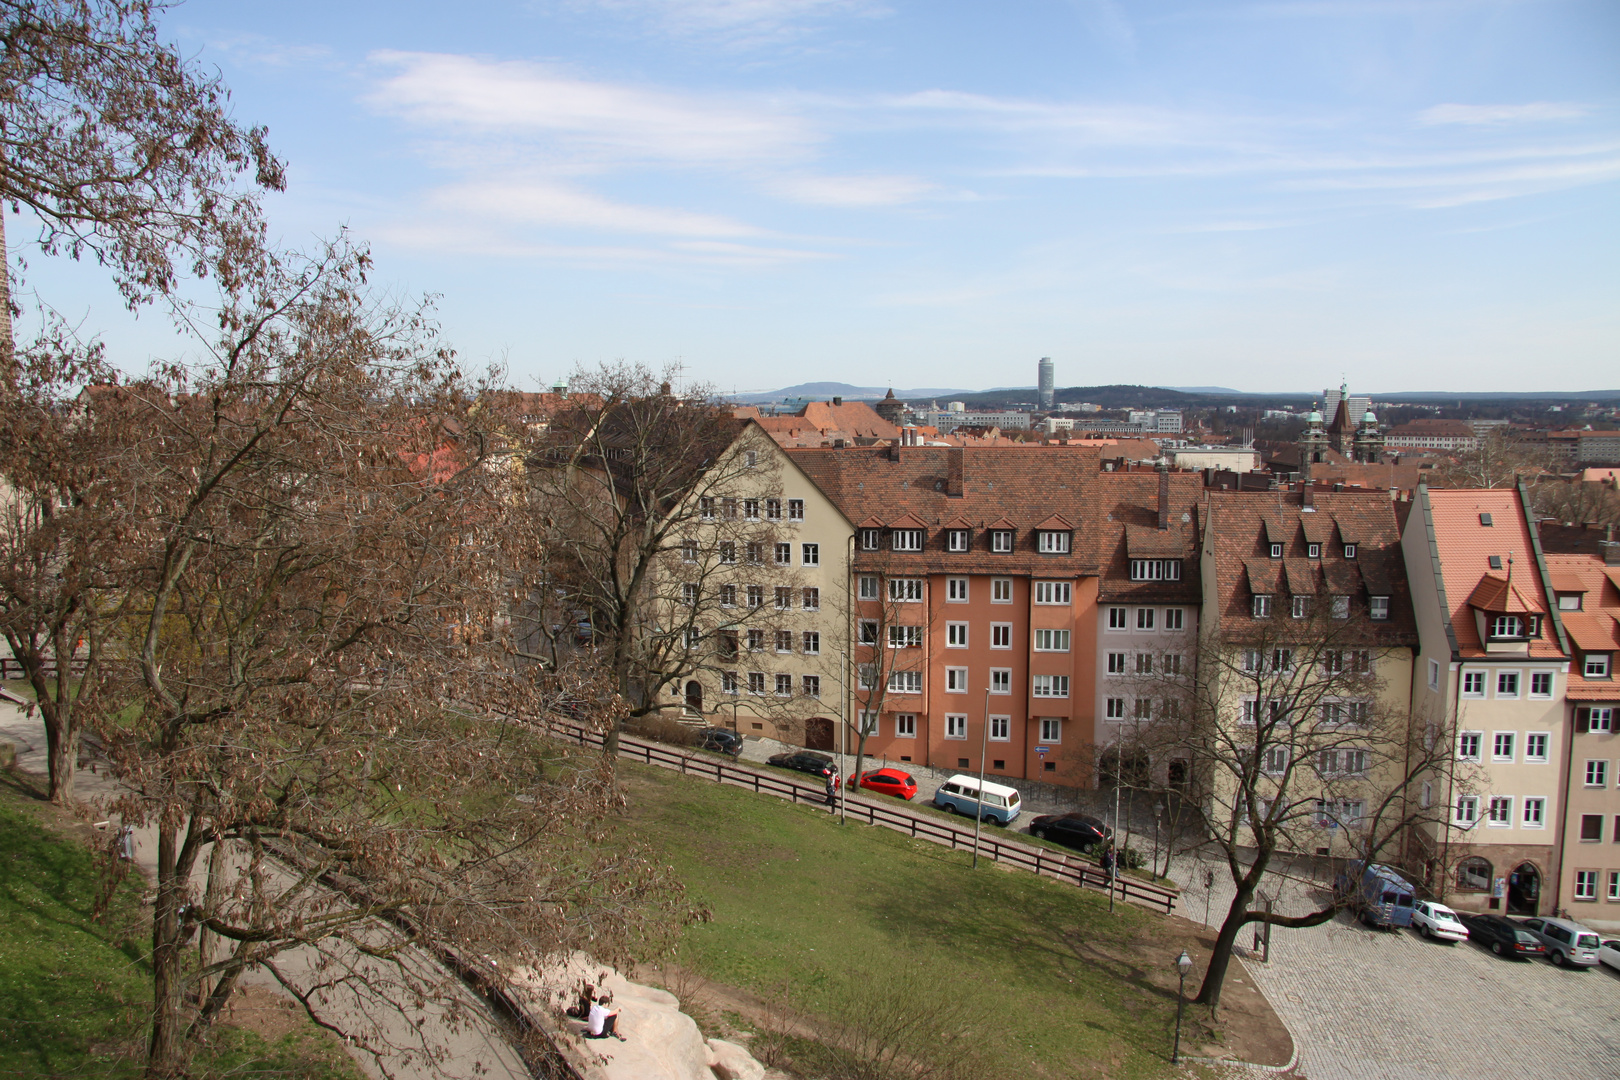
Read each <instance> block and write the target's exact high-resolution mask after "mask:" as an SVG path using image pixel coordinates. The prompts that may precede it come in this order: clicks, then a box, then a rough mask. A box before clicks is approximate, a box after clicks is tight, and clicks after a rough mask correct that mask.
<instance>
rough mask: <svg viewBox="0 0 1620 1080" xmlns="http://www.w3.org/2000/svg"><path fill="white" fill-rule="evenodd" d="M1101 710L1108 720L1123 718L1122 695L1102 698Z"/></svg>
mask: <svg viewBox="0 0 1620 1080" xmlns="http://www.w3.org/2000/svg"><path fill="white" fill-rule="evenodd" d="M1103 712H1104V714H1105V717H1104V718H1105V719H1108V720H1124V719H1125V699H1124V698H1122V697H1111V698H1106V699H1104V701H1103Z"/></svg>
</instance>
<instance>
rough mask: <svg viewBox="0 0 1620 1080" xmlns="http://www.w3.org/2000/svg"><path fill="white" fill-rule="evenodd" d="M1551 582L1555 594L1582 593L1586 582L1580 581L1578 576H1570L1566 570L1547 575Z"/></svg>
mask: <svg viewBox="0 0 1620 1080" xmlns="http://www.w3.org/2000/svg"><path fill="white" fill-rule="evenodd" d="M1548 577H1549V578H1551V580H1552V587H1553V592H1555V593H1584V592H1585V591H1586V582H1585V581H1583V580H1581V577H1580V575H1579V574H1572V573H1570V572H1569V571H1567V570H1560V571H1557V572H1555V573H1551V574H1549V575H1548Z"/></svg>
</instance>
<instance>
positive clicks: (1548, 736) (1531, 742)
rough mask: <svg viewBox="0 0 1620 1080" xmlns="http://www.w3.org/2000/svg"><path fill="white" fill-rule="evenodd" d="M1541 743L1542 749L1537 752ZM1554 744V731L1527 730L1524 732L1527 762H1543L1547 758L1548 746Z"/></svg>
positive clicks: (1525, 758) (1529, 763)
mask: <svg viewBox="0 0 1620 1080" xmlns="http://www.w3.org/2000/svg"><path fill="white" fill-rule="evenodd" d="M1537 745H1539V746H1540V747H1541V751H1540V752H1539V753H1537V752H1536V747H1537ZM1551 745H1552V733H1551V732H1547V731H1527V732H1525V733H1524V760H1525V764H1527V765H1531V764H1541V763H1544V762H1546V760H1547V748H1548V747H1549V746H1551Z"/></svg>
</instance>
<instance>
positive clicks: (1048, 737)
mask: <svg viewBox="0 0 1620 1080" xmlns="http://www.w3.org/2000/svg"><path fill="white" fill-rule="evenodd" d="M1035 741H1036V742H1038V743H1041V744H1042V745H1044V746H1057V745H1058V744H1060V743H1062V742H1063V718H1062V717H1061V716H1043V717H1041V727H1040V735H1039V736H1038V737H1037V738H1036V740H1035Z"/></svg>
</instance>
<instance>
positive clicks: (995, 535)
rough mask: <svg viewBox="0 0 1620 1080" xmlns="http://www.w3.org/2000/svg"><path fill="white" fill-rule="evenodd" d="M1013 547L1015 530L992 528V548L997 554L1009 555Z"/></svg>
mask: <svg viewBox="0 0 1620 1080" xmlns="http://www.w3.org/2000/svg"><path fill="white" fill-rule="evenodd" d="M1012 549H1013V531H1012V530H1011V529H991V530H990V550H991V552H992V553H994V554H996V555H1007V554H1010V553H1011V552H1012Z"/></svg>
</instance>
